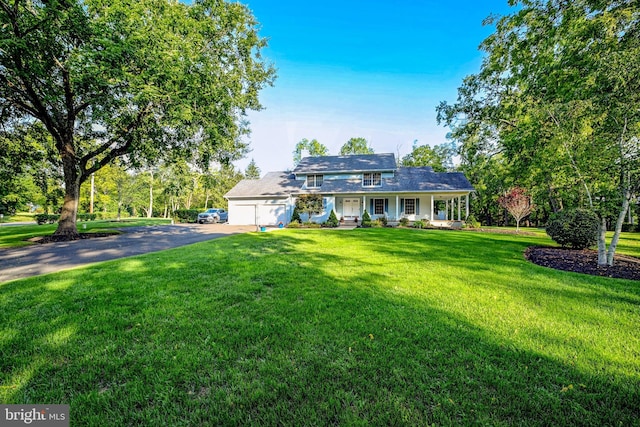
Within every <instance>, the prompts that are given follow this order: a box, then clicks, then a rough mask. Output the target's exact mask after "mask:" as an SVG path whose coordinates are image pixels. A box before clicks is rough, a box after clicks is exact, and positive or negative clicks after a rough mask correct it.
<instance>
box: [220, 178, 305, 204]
mask: <svg viewBox="0 0 640 427" xmlns="http://www.w3.org/2000/svg"><path fill="white" fill-rule="evenodd" d="M293 178H294V177H293V175H292V174H291V173H288V172H269V173H268V174H266V175H265V176H264V177H262V178H261V179H243V180H242V181H240V182H239V183H237V184H236V186H235V187H233V188H232V189H231V190H229V192H228V193H227V194H225V195H224V197H227V198H235V197H260V196H282V197H287V196H289V194H292V193H293V194H297V193H299V192H300V189H301V188H302V185H303V184H304V180H296V179H293Z"/></svg>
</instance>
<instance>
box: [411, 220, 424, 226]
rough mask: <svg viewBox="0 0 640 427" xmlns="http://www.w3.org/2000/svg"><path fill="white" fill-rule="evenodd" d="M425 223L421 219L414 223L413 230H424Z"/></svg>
mask: <svg viewBox="0 0 640 427" xmlns="http://www.w3.org/2000/svg"><path fill="white" fill-rule="evenodd" d="M424 227H425V223H424V221H422V220H421V219H419V220H417V221H414V222H413V228H424Z"/></svg>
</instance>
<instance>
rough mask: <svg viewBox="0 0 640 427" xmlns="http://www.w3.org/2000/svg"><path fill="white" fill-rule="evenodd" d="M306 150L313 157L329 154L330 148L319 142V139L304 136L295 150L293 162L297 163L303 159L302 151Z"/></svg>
mask: <svg viewBox="0 0 640 427" xmlns="http://www.w3.org/2000/svg"><path fill="white" fill-rule="evenodd" d="M303 150H306V151H307V153H308V155H309V156H311V157H317V156H326V155H328V154H329V149H328V148H327V147H326V146H325V145H323V144H321V143H320V142H318V140H317V139H312V140H311V141H309V140H308V139H307V138H303V139H302V140H301V141H300V142H298V143H297V144H296V149H295V150H294V151H293V164H294V165H297V164H298V163H300V160H302V151H303Z"/></svg>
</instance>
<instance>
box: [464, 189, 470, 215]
mask: <svg viewBox="0 0 640 427" xmlns="http://www.w3.org/2000/svg"><path fill="white" fill-rule="evenodd" d="M470 195H471V193H467V197H466V199H465V200H466V210H465V213H466V215H465V217H464V219H467V218H469V196H470Z"/></svg>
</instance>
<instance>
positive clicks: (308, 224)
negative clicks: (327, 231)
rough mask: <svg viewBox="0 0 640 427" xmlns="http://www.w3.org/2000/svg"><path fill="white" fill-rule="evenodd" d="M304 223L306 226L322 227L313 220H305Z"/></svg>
mask: <svg viewBox="0 0 640 427" xmlns="http://www.w3.org/2000/svg"><path fill="white" fill-rule="evenodd" d="M302 225H303V226H304V227H306V228H320V227H322V226H321V225H320V224H318V223H317V222H311V221H307V222H304V223H303V224H302Z"/></svg>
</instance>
